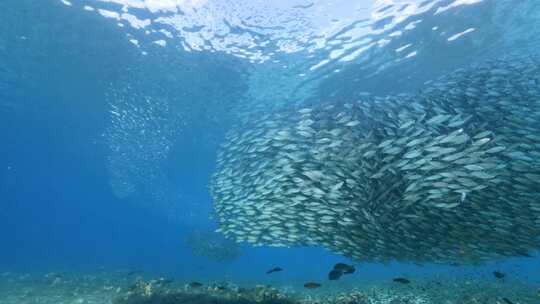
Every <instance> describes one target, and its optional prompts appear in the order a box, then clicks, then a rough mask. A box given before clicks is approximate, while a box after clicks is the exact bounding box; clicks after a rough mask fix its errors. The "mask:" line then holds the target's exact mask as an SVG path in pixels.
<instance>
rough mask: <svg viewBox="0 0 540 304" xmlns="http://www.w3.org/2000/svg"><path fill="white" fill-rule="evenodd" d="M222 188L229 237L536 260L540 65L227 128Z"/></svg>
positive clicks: (509, 66)
mask: <svg viewBox="0 0 540 304" xmlns="http://www.w3.org/2000/svg"><path fill="white" fill-rule="evenodd" d="M210 190H211V194H212V197H213V201H214V212H215V214H216V216H217V219H218V222H219V225H220V227H219V228H218V231H219V232H221V233H223V234H224V235H225V236H226V237H228V238H232V239H234V240H236V241H237V242H248V243H251V244H253V245H255V246H262V245H268V246H279V247H289V246H311V245H312V246H323V247H325V248H327V249H329V250H331V251H333V252H336V253H339V254H342V255H344V256H347V257H350V258H353V259H356V260H361V261H377V262H388V261H392V260H397V261H406V262H417V263H425V262H431V263H458V264H476V263H482V262H485V261H487V260H493V259H499V258H504V257H511V256H528V255H530V254H532V252H533V251H534V250H536V249H538V248H540V246H539V245H540V62H539V61H537V59H536V58H512V57H509V58H506V59H497V60H491V61H487V62H484V63H481V64H476V65H471V66H469V67H467V68H465V69H459V70H456V71H454V72H453V73H451V74H449V75H446V76H444V77H441V78H439V79H437V80H435V81H430V82H427V83H425V87H424V89H423V90H421V91H420V92H418V94H414V95H413V94H400V95H396V96H386V97H376V96H370V95H369V94H365V95H364V97H362V98H361V99H360V100H356V101H350V102H320V103H314V104H310V105H304V106H302V107H296V108H289V109H283V110H281V111H274V112H272V113H255V114H254V115H251V116H250V118H248V119H244V120H243V121H241V122H239V123H238V125H237V126H235V127H234V128H233V129H232V130H230V132H229V133H228V135H227V136H226V139H225V142H224V143H223V144H222V146H221V149H220V151H219V152H218V156H217V167H216V172H215V173H214V175H213V177H212V180H211V186H210Z"/></svg>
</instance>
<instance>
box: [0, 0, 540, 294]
mask: <svg viewBox="0 0 540 304" xmlns="http://www.w3.org/2000/svg"><path fill="white" fill-rule="evenodd" d="M356 2H357V3H352V2H351V1H332V2H325V1H303V0H302V1H300V0H298V1H296V0H294V1H273V2H269V1H236V0H226V1H225V0H224V1H218V0H216V1H214V0H189V1H188V0H185V1H181V0H178V1H170V0H169V1H165V0H162V1H159V0H153V1H150V0H108V1H105V0H93V1H76V0H69V1H68V0H64V1H60V0H46V1H38V0H4V1H2V2H1V3H0V15H1V18H0V28H1V29H2V30H1V32H0V58H1V60H0V126H1V127H0V142H1V143H2V144H1V148H0V198H1V199H0V242H1V243H2V246H1V247H0V273H9V274H6V277H9V276H11V275H12V274H16V275H17V276H18V275H24V274H32V275H36V276H41V275H42V274H46V273H50V272H67V273H72V272H74V273H80V274H84V273H93V272H96V271H105V272H107V271H110V272H114V271H118V270H122V271H127V272H129V271H135V270H136V271H141V272H142V273H145V274H146V275H147V276H148V277H153V276H155V277H159V276H163V277H171V278H174V279H175V280H178V281H179V282H189V281H199V282H203V283H204V284H210V283H212V282H223V281H228V282H229V281H230V282H235V283H236V284H243V285H246V286H252V285H256V284H270V285H272V286H276V287H279V288H282V289H283V290H292V291H295V290H296V291H305V290H304V288H303V284H304V283H306V282H309V281H316V282H322V283H323V287H322V288H320V289H319V290H317V291H315V292H319V291H324V292H326V291H328V292H332V291H333V290H345V291H346V290H350V289H352V288H354V287H356V286H360V285H367V284H374V283H376V282H383V283H384V282H386V283H388V282H391V280H392V279H393V278H395V277H407V278H409V279H411V280H413V281H414V280H424V279H426V278H427V279H429V278H433V277H437V278H452V279H456V278H457V279H458V280H461V279H462V278H467V279H479V280H481V281H484V282H489V283H494V284H495V283H496V284H499V283H500V282H499V281H498V280H497V278H495V277H494V276H493V274H492V272H493V271H494V270H499V271H502V272H504V273H505V274H506V278H505V280H507V281H510V282H515V281H518V282H523V283H524V284H530V285H527V286H538V285H539V284H540V276H539V275H538V269H540V260H539V259H538V258H537V257H535V256H533V257H530V258H529V257H510V258H505V259H502V260H497V261H493V262H488V263H487V264H485V265H479V266H463V267H455V266H450V265H437V266H435V265H432V264H430V263H426V264H425V265H416V264H414V263H397V262H394V261H390V262H389V263H387V264H383V263H367V262H365V261H354V260H350V259H348V258H347V257H343V256H340V255H339V254H336V253H332V252H330V251H329V250H327V249H325V248H323V247H322V246H312V247H303V246H292V247H291V248H274V247H269V246H262V247H253V246H251V245H250V244H249V243H241V244H238V245H236V244H235V243H234V242H233V241H226V240H224V239H222V238H221V235H219V234H215V235H214V237H215V238H216V242H218V243H220V244H221V246H222V247H219V249H215V247H213V249H208V247H204V246H206V245H207V244H208V242H210V240H208V239H204V238H203V239H202V240H200V243H197V242H195V245H193V243H191V245H190V243H189V242H188V241H187V240H188V239H189V238H190V237H193V235H194V233H196V232H208V233H210V232H212V233H213V231H214V230H215V229H217V228H218V227H219V225H218V220H217V219H216V214H214V210H213V203H214V202H213V198H212V196H211V195H210V192H209V185H210V180H211V176H212V174H214V172H215V170H216V157H217V153H218V150H219V147H220V144H222V143H223V142H224V141H225V134H226V133H227V132H228V131H229V130H230V129H231V128H233V126H234V125H235V124H236V123H237V122H238V121H240V120H242V119H245V118H246V117H249V114H250V113H253V112H256V111H258V112H257V113H261V112H263V113H271V112H272V111H275V110H276V109H277V110H282V109H289V108H290V109H292V108H296V107H299V106H300V105H303V104H313V103H318V102H321V101H323V102H326V101H328V100H338V101H340V102H346V101H354V100H356V99H358V98H360V97H361V96H363V94H364V92H369V93H371V94H374V95H380V96H385V95H397V94H400V93H411V94H412V93H414V92H417V91H418V90H419V89H421V88H423V86H424V83H425V82H426V81H429V80H432V79H436V78H438V77H440V76H443V75H447V74H449V73H450V72H452V71H454V70H456V69H459V68H468V67H470V66H472V65H473V64H476V63H482V62H484V61H486V60H489V59H495V58H503V57H506V56H531V57H534V56H537V55H538V49H539V47H540V38H538V37H540V13H539V12H540V3H539V2H538V1H535V0H524V1H510V0H508V1H495V0H491V1H490V0H447V1H438V0H426V1H415V0H384V1H383V0H378V1H374V0H365V1H364V0H362V1H356ZM533 192H534V191H533ZM201 247H203V248H202V249H201ZM224 248H227V249H224ZM220 250H221V251H220ZM224 250H232V252H234V253H233V254H231V255H230V256H227V257H226V258H223V259H219V258H216V257H215V255H211V254H209V253H208V251H213V252H214V253H215V252H216V251H219V252H220V253H223V251H224ZM223 254H225V253H223ZM532 254H533V255H535V254H536V252H533V253H532ZM338 262H345V263H353V264H355V265H356V267H357V269H356V272H355V274H353V275H350V276H344V277H343V278H342V279H340V280H338V281H328V280H327V274H328V271H330V270H331V268H332V266H333V265H334V264H336V263H338ZM276 266H279V267H281V268H283V271H281V272H278V273H273V274H271V275H267V274H266V271H267V270H269V269H271V268H273V267H276ZM502 286H504V285H502ZM531 288H533V287H531ZM531 290H532V289H531ZM538 299H539V301H540V298H538ZM0 303H2V300H1V296H0ZM6 303H8V302H6Z"/></svg>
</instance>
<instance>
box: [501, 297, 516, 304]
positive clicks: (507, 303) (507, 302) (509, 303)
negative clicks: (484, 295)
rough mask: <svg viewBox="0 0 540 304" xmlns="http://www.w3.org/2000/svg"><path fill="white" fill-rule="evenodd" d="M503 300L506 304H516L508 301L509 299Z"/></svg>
mask: <svg viewBox="0 0 540 304" xmlns="http://www.w3.org/2000/svg"><path fill="white" fill-rule="evenodd" d="M502 299H503V301H504V302H505V303H506V304H514V302H512V301H510V300H508V298H504V297H503V298H502Z"/></svg>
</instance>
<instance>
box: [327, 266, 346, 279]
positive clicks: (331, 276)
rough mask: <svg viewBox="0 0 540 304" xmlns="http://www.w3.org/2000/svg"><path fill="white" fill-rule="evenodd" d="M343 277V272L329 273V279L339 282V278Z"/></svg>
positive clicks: (334, 271) (332, 271)
mask: <svg viewBox="0 0 540 304" xmlns="http://www.w3.org/2000/svg"><path fill="white" fill-rule="evenodd" d="M342 275H343V272H342V271H341V270H337V269H333V270H331V271H330V272H329V273H328V279H329V280H339V278H341V276H342Z"/></svg>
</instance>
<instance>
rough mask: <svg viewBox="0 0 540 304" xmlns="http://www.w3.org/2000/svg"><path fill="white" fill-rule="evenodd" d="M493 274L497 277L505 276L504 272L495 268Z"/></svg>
mask: <svg viewBox="0 0 540 304" xmlns="http://www.w3.org/2000/svg"><path fill="white" fill-rule="evenodd" d="M493 276H495V277H496V278H497V279H502V278H504V277H505V276H506V274H505V273H502V272H500V271H497V270H496V271H493Z"/></svg>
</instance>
